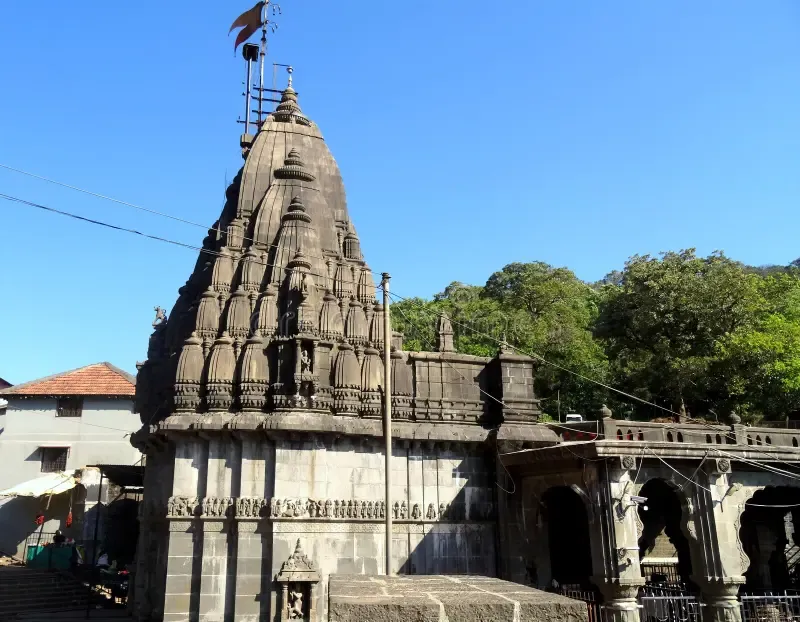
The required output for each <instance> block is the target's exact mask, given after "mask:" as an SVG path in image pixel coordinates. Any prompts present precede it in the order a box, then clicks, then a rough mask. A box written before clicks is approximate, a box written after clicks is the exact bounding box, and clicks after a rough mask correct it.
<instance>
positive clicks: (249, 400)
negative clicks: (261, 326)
mask: <svg viewBox="0 0 800 622" xmlns="http://www.w3.org/2000/svg"><path fill="white" fill-rule="evenodd" d="M239 383H240V384H239V394H240V400H241V402H242V409H243V410H261V409H263V408H264V406H266V404H267V386H268V383H269V360H268V359H267V353H266V350H265V346H264V339H263V337H261V336H260V335H253V336H252V337H250V338H249V339H248V340H247V343H246V344H245V346H244V352H243V354H242V369H241V373H240V377H239Z"/></svg>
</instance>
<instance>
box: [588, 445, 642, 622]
mask: <svg viewBox="0 0 800 622" xmlns="http://www.w3.org/2000/svg"><path fill="white" fill-rule="evenodd" d="M626 458H630V457H629V456H626ZM635 468H636V463H635V460H626V459H621V460H620V461H619V462H618V463H616V464H614V463H612V462H610V463H608V464H607V465H604V466H602V467H599V469H600V470H599V471H597V472H596V478H595V479H594V482H593V486H592V487H591V488H590V496H591V497H592V498H591V499H589V503H588V504H587V506H588V507H587V510H588V516H589V525H590V529H592V530H593V532H594V533H593V534H592V566H593V571H594V577H593V579H592V581H593V582H594V584H595V585H597V587H598V588H599V589H600V591H601V592H602V594H603V598H604V605H603V606H604V611H605V615H606V618H605V619H606V622H639V619H640V618H639V603H638V601H637V596H638V592H639V588H640V587H641V586H642V585H644V579H643V578H642V570H641V567H640V565H639V534H638V530H637V526H636V520H637V510H636V504H635V503H634V502H633V501H632V500H631V495H632V494H634V492H633V481H632V480H633V473H632V472H631V471H632V470H633V469H635ZM603 469H605V475H606V477H605V478H604V477H603V475H604V473H603ZM604 479H605V481H604Z"/></svg>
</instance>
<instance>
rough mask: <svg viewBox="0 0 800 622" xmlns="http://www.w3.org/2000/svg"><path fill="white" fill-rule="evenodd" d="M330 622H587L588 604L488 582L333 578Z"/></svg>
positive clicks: (484, 579)
mask: <svg viewBox="0 0 800 622" xmlns="http://www.w3.org/2000/svg"><path fill="white" fill-rule="evenodd" d="M328 593H329V605H328V619H329V620H330V621H331V622H373V621H374V622H377V621H378V620H380V622H407V621H408V620H414V621H419V622H440V621H442V620H447V621H448V622H490V621H491V622H494V621H497V622H501V621H503V622H505V621H508V622H512V621H513V622H534V621H535V622H540V621H541V620H547V621H548V622H586V620H588V613H587V609H586V604H585V603H583V602H579V601H576V600H572V599H569V598H565V597H563V596H558V595H556V594H550V593H548V592H542V591H540V590H535V589H533V588H529V587H525V586H522V585H519V584H516V583H510V582H508V581H502V580H500V579H492V578H488V577H472V576H447V575H431V576H424V577H422V576H416V577H386V576H364V575H332V576H331V577H330V586H329V589H328Z"/></svg>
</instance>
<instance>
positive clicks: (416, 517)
mask: <svg viewBox="0 0 800 622" xmlns="http://www.w3.org/2000/svg"><path fill="white" fill-rule="evenodd" d="M411 518H413V519H414V520H419V519H420V518H422V512H421V511H420V509H419V503H415V504H414V507H413V508H411Z"/></svg>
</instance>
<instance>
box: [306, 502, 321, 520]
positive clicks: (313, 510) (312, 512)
mask: <svg viewBox="0 0 800 622" xmlns="http://www.w3.org/2000/svg"><path fill="white" fill-rule="evenodd" d="M307 506H308V515H309V517H311V518H316V517H317V516H319V514H318V513H317V512H318V510H317V502H316V501H314V500H309V501H308V503H307Z"/></svg>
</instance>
